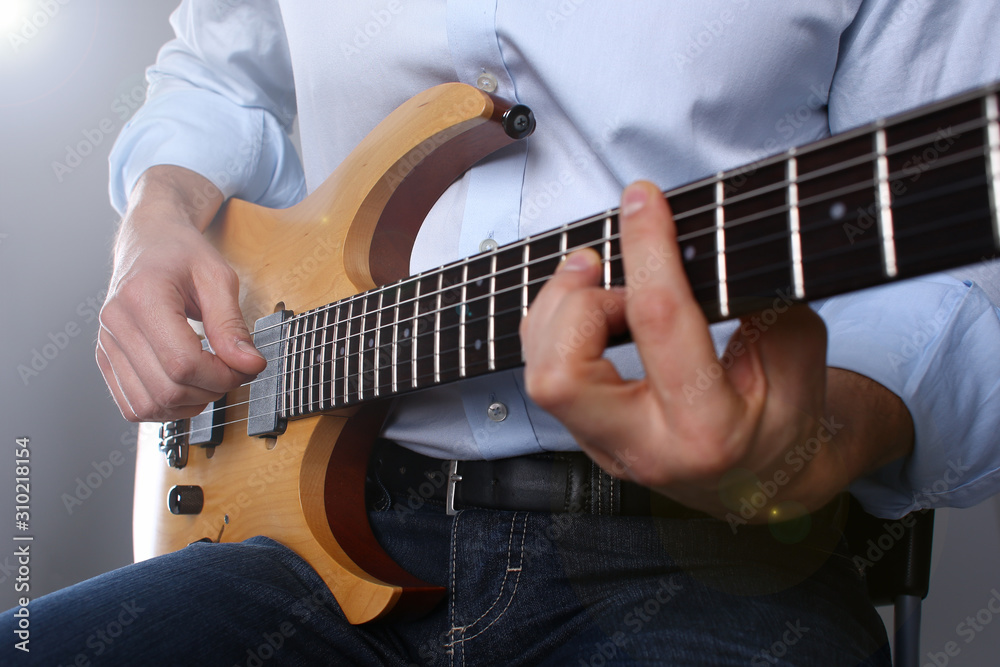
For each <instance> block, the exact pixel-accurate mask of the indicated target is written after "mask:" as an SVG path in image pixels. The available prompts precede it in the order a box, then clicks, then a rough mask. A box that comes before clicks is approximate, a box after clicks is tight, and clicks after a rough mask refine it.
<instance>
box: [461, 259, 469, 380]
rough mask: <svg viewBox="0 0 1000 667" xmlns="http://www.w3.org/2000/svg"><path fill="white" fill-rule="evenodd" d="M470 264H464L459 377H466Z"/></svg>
mask: <svg viewBox="0 0 1000 667" xmlns="http://www.w3.org/2000/svg"><path fill="white" fill-rule="evenodd" d="M468 284H469V265H468V263H466V264H463V265H462V296H461V297H460V303H459V308H458V377H460V378H464V377H465V316H466V314H467V313H468V311H469V305H468V304H469V302H468Z"/></svg>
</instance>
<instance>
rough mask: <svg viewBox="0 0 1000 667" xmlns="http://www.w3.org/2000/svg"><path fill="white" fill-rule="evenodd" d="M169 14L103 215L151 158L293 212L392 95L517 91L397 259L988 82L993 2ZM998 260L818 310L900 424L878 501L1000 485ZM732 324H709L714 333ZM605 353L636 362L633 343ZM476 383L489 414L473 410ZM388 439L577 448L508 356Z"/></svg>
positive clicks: (560, 217)
mask: <svg viewBox="0 0 1000 667" xmlns="http://www.w3.org/2000/svg"><path fill="white" fill-rule="evenodd" d="M172 24H173V26H174V29H175V31H176V33H177V38H176V39H175V40H173V41H171V42H169V43H168V44H167V45H166V46H164V48H163V49H162V51H161V52H160V55H159V58H158V60H157V63H156V64H155V65H154V66H153V67H151V68H150V70H149V72H148V77H149V82H150V88H149V99H148V101H147V103H146V105H145V106H144V107H143V108H142V110H141V111H140V112H139V113H138V114H137V115H136V116H135V117H134V118H133V119H132V121H131V122H130V123H129V124H128V125H127V126H126V128H125V129H124V130H123V132H122V134H121V136H120V137H119V139H118V142H117V143H116V145H115V148H114V150H113V153H112V157H111V197H112V200H113V202H114V204H115V206H116V207H117V208H118V209H119V210H120V211H121V210H123V209H124V207H125V203H126V199H127V196H128V193H129V192H130V191H131V189H132V187H133V186H134V184H135V182H136V180H137V179H138V177H139V176H140V174H141V173H142V172H143V171H144V170H146V169H147V168H149V167H151V166H153V165H157V164H174V165H180V166H184V167H187V168H189V169H192V170H194V171H197V172H199V173H201V174H203V175H204V176H206V177H207V178H209V179H210V180H212V181H213V182H214V183H215V184H216V185H218V186H219V188H220V189H221V190H222V191H223V193H225V195H227V196H238V197H241V198H244V199H249V200H251V201H256V202H258V203H261V204H264V205H267V206H272V207H284V206H288V205H290V204H292V203H294V202H296V201H298V200H299V199H300V198H302V197H303V196H305V194H306V193H307V192H309V191H311V190H313V189H315V188H316V187H317V186H318V185H319V184H320V183H321V182H322V181H323V180H324V179H325V178H326V177H327V176H328V175H329V174H330V173H331V172H332V170H333V169H334V168H335V167H336V166H337V165H338V164H339V163H340V161H341V160H343V159H344V157H345V156H346V155H347V154H348V153H349V152H350V151H351V149H352V148H353V147H354V146H355V145H356V144H357V143H358V142H359V141H360V140H361V138H362V137H364V136H365V134H367V133H368V132H369V131H370V130H371V129H372V128H373V127H374V126H375V125H376V124H377V123H378V122H379V121H380V120H381V119H382V118H384V117H385V116H386V115H387V114H388V113H389V112H390V111H391V110H392V109H393V108H395V107H396V106H398V105H399V104H400V103H401V102H403V101H404V100H406V99H407V98H409V97H410V96H412V95H414V94H415V93H417V92H419V91H421V90H424V89H426V88H429V87H431V86H433V85H435V84H438V83H441V82H444V81H463V82H467V83H470V84H473V85H479V86H480V87H483V88H485V89H488V90H491V91H495V93H496V94H498V95H500V96H502V97H506V98H508V99H512V100H517V101H519V102H522V103H524V104H527V105H529V106H530V107H531V108H532V109H533V110H534V112H535V115H536V118H537V121H538V130H537V131H536V133H535V135H534V136H533V137H532V138H531V139H529V140H528V141H527V142H522V143H520V144H518V145H515V146H512V147H509V148H507V149H504V150H502V151H501V152H500V153H498V154H496V155H494V156H492V157H490V158H488V159H486V160H484V161H483V162H482V163H481V164H480V165H477V166H476V167H475V168H473V169H472V170H471V171H469V172H468V173H467V174H465V175H464V176H463V177H462V178H461V179H459V180H458V181H457V182H456V183H455V184H454V185H453V186H452V187H451V188H450V189H449V190H448V191H447V192H446V193H445V195H444V196H443V197H442V198H441V199H440V200H439V201H438V203H437V204H436V205H435V207H434V209H433V210H432V211H431V213H430V215H429V216H428V218H427V220H426V222H425V223H424V226H423V228H422V229H421V232H420V234H419V236H418V238H417V242H416V245H415V247H414V251H413V256H412V260H411V269H412V270H413V271H414V272H416V271H419V270H424V269H427V268H432V267H434V266H438V265H440V264H443V263H445V262H448V261H451V260H454V259H457V258H461V257H464V256H468V255H471V254H474V253H476V252H478V251H479V248H480V244H481V243H482V242H483V241H484V240H485V239H494V240H495V241H497V242H499V243H500V244H503V243H506V242H509V241H514V240H516V239H518V238H522V237H524V236H526V235H528V234H532V233H535V232H539V231H543V230H546V229H549V228H552V227H555V226H557V225H559V224H561V223H564V222H567V221H571V220H575V219H578V218H581V217H584V216H586V215H590V214H593V213H596V212H598V211H601V210H605V209H607V208H610V207H612V206H614V205H616V203H617V201H618V198H619V195H620V192H621V188H622V186H623V185H624V184H626V183H628V182H630V181H633V180H635V179H638V178H647V179H651V180H653V181H655V182H657V183H658V184H659V185H660V186H661V187H662V188H664V189H670V188H673V187H676V186H680V185H683V184H685V183H687V182H690V181H693V180H695V179H698V178H701V177H703V176H706V175H709V174H713V173H716V172H718V171H720V170H723V169H727V168H733V167H737V166H740V165H743V164H746V163H749V162H752V161H754V160H757V159H760V158H762V157H766V156H768V155H771V154H774V153H777V152H780V151H782V150H784V149H787V148H789V147H791V146H795V145H799V144H803V143H806V142H809V141H813V140H815V139H819V138H821V137H825V136H828V135H829V134H830V133H831V132H832V133H837V132H841V131H843V130H846V129H848V128H851V127H854V126H857V125H860V124H863V123H866V122H869V121H871V120H873V119H875V118H876V117H879V116H885V115H889V114H892V113H895V112H899V111H903V110H906V109H909V108H913V107H917V106H920V105H921V104H923V103H926V102H928V101H931V100H934V99H938V98H941V97H945V96H947V95H951V94H954V93H957V92H960V91H962V90H965V89H969V88H973V87H977V86H981V85H983V84H986V83H989V82H991V81H994V80H998V79H1000V41H998V40H997V39H996V37H997V35H998V34H1000V5H998V4H997V3H996V2H994V1H993V0H933V1H928V2H900V1H898V0H701V1H700V2H680V1H668V0H660V1H652V0H650V1H646V2H641V1H638V0H636V1H630V2H615V3H608V2H597V1H596V0H560V1H555V0H553V1H551V2H544V1H541V0H423V1H420V2H418V1H417V0H371V1H369V0H365V1H360V0H355V1H353V2H306V1H305V0H241V2H233V1H232V0H185V1H184V2H183V3H182V4H181V6H180V7H179V8H178V10H177V11H176V12H175V13H174V15H173V16H172ZM296 119H297V121H298V133H299V136H300V138H301V145H302V157H301V162H300V158H299V156H298V154H297V153H296V150H295V148H294V146H293V144H292V141H291V140H290V139H289V132H290V131H291V130H292V128H293V125H294V123H295V121H296ZM998 274H1000V272H998V271H997V269H996V266H995V265H984V266H983V267H980V268H979V269H977V270H976V271H975V278H976V281H978V282H974V281H973V280H972V279H971V278H970V276H972V275H973V272H972V271H969V272H967V273H965V274H960V276H959V277H960V278H965V279H966V281H965V282H962V280H959V279H955V278H951V277H946V276H933V277H929V278H926V279H922V280H915V281H911V282H907V283H901V284H896V285H892V286H888V287H883V288H880V289H875V290H870V291H867V292H863V293H858V294H852V295H848V296H843V297H838V298H833V299H829V300H827V301H826V302H824V303H822V304H816V307H817V308H818V311H819V313H820V315H821V316H822V317H823V318H824V319H825V321H826V323H827V327H828V329H829V338H830V344H829V352H828V359H829V364H830V365H831V366H836V367H841V368H847V369H850V370H853V371H856V372H859V373H862V374H864V375H867V376H869V377H871V378H873V379H875V380H877V381H878V382H880V383H881V384H883V385H884V386H886V387H888V388H889V389H890V390H892V391H893V392H895V393H896V394H897V395H899V396H900V397H902V399H903V400H904V401H905V402H906V405H907V406H908V407H909V409H910V411H911V414H912V415H913V418H914V422H915V425H916V434H917V439H916V449H915V452H914V454H913V455H912V456H911V457H909V458H907V459H905V460H903V461H900V462H897V463H895V464H892V465H890V466H888V467H886V468H884V469H882V470H880V471H878V472H877V473H875V474H874V475H872V476H870V477H868V478H866V479H863V480H860V481H858V482H857V483H856V484H855V485H854V489H853V490H854V491H855V492H856V493H857V494H858V495H859V496H860V497H861V499H862V501H863V502H864V503H865V504H866V505H867V506H868V507H869V509H871V510H872V511H875V512H879V513H881V514H883V515H895V516H899V515H902V514H904V513H905V512H907V511H910V510H912V509H914V508H917V507H920V506H935V505H938V504H949V505H958V506H967V505H970V504H974V503H976V502H978V501H980V500H982V499H983V498H985V497H986V496H988V495H990V494H992V493H995V492H996V491H998V490H1000V473H998V469H1000V446H998V444H1000V443H998V435H997V434H998V433H1000V384H998V383H1000V354H998V352H1000V320H998V317H1000V311H998V309H997V307H996V306H995V305H994V303H1000V300H998V298H997V291H996V290H997V285H1000V275H998ZM981 287H986V288H987V290H986V291H985V292H984V290H983V289H981ZM990 294H992V298H993V302H991V300H990ZM733 329H734V325H733V324H728V325H727V324H723V325H719V326H717V327H716V328H715V329H714V330H713V335H714V336H715V338H716V340H717V344H718V345H719V346H720V348H721V345H722V344H723V343H724V341H725V339H726V338H727V337H728V335H729V334H730V333H731V332H732V331H733ZM609 354H610V356H611V357H612V358H613V360H614V361H615V362H616V364H617V365H618V366H619V368H620V370H621V372H622V373H623V375H626V376H630V377H635V376H638V375H639V374H641V372H642V370H641V365H640V363H639V361H638V359H637V357H636V356H635V354H634V351H633V350H632V348H631V347H624V348H618V349H616V350H614V351H612V352H610V353H609ZM496 402H500V403H503V404H504V405H505V406H506V408H507V412H508V416H507V418H506V419H505V420H504V421H502V422H496V421H493V420H492V419H490V417H489V415H488V411H487V408H488V407H489V406H490V405H491V404H493V403H496ZM833 417H834V418H836V415H834V416H833ZM386 435H387V436H388V437H391V438H394V439H396V440H399V441H401V442H404V443H406V444H408V445H409V446H411V447H412V448H414V449H417V450H419V451H422V452H424V453H427V454H430V455H433V456H438V457H443V458H494V457H502V456H512V455H518V454H524V453H530V452H538V451H544V450H567V449H575V448H576V445H575V443H574V442H573V440H572V438H571V437H570V436H569V434H568V433H567V432H566V431H565V430H564V429H563V428H562V427H561V426H560V425H559V424H558V422H556V421H555V420H554V419H553V418H552V417H551V416H549V415H548V414H546V413H545V412H543V411H542V410H541V409H539V408H538V407H537V406H535V405H534V404H533V403H532V402H531V401H529V400H528V399H527V398H526V397H525V395H524V392H523V382H522V377H521V373H520V372H507V373H498V374H493V375H489V376H486V377H483V378H478V379H476V380H472V381H467V382H463V383H461V384H453V385H449V386H444V387H440V388H435V389H432V390H427V391H425V392H421V393H419V394H417V395H414V396H410V397H406V398H404V399H401V400H399V401H398V404H397V406H396V409H395V410H394V412H393V415H392V417H391V419H390V422H389V423H388V425H387V428H386Z"/></svg>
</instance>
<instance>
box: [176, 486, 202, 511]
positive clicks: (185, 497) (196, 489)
mask: <svg viewBox="0 0 1000 667" xmlns="http://www.w3.org/2000/svg"><path fill="white" fill-rule="evenodd" d="M204 505H205V493H204V492H203V491H202V490H201V487H200V486H175V487H174V488H172V489H170V491H168V492H167V507H168V508H169V509H170V513H171V514H199V513H200V512H201V508H202V507H204Z"/></svg>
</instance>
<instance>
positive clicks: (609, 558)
mask: <svg viewBox="0 0 1000 667" xmlns="http://www.w3.org/2000/svg"><path fill="white" fill-rule="evenodd" d="M397 501H399V502H397ZM377 506H378V507H381V508H383V509H380V510H373V511H371V513H370V516H371V522H372V526H373V529H374V530H375V533H376V536H377V537H378V538H379V540H380V542H382V544H383V545H384V546H385V548H386V550H387V551H388V553H389V554H390V555H392V556H393V557H394V558H395V559H396V560H397V562H399V563H400V564H402V565H403V566H405V567H406V568H407V569H409V570H410V571H411V572H412V573H413V574H415V575H417V576H419V577H421V578H423V579H425V580H426V581H429V582H431V583H434V584H438V585H441V586H444V587H445V588H446V589H447V591H448V594H447V596H446V599H445V600H444V601H443V602H442V603H440V604H439V605H438V606H437V607H436V608H435V609H434V610H433V611H432V612H431V613H430V614H429V615H427V616H425V617H423V618H421V619H419V620H416V621H409V622H405V623H396V624H392V625H387V624H378V623H373V624H369V625H366V626H362V627H352V626H350V625H348V624H347V623H346V621H345V620H344V617H343V615H342V614H341V613H340V610H339V608H338V607H337V604H336V603H335V601H334V600H333V598H332V596H331V595H330V593H329V592H328V591H327V589H326V588H325V587H324V586H323V584H322V582H321V581H320V579H319V578H318V576H317V575H316V574H315V573H314V572H313V571H312V570H311V569H310V568H309V566H308V565H306V564H305V563H304V562H303V561H302V560H300V559H299V558H298V557H297V556H296V555H295V554H294V553H292V552H291V551H289V550H288V549H286V548H284V547H283V546H281V545H280V544H277V543H276V542H274V541H272V540H269V539H267V538H263V537H257V538H254V539H251V540H248V541H246V542H244V543H240V544H204V543H202V544H195V545H193V546H190V547H187V548H185V549H183V550H181V551H179V552H177V553H173V554H169V555H166V556H162V557H160V558H156V559H153V560H151V561H146V562H142V563H138V564H135V565H130V566H128V567H125V568H122V569H120V570H116V571H114V572H110V573H107V574H104V575H101V576H99V577H96V578H94V579H91V580H89V581H86V582H83V583H80V584H77V585H75V586H72V587H70V588H67V589H65V590H62V591H58V592H56V593H53V594H51V595H47V596H45V597H42V598H39V599H37V600H34V601H32V603H31V606H30V613H31V643H30V648H31V652H30V653H22V652H21V651H17V650H15V649H14V648H13V644H14V641H15V640H14V639H12V637H13V634H12V630H13V624H14V621H15V619H14V618H13V616H12V611H8V612H7V613H5V614H4V615H3V617H2V619H3V623H2V628H3V631H2V635H0V636H2V637H3V638H4V639H3V644H2V646H0V664H3V665H21V664H32V665H45V666H46V667H49V666H55V665H65V666H68V665H103V664H108V665H144V666H145V665H183V666H191V665H220V666H225V667H229V666H230V665H234V666H240V667H263V666H264V665H347V664H351V665H514V664H525V665H569V666H572V667H581V666H583V667H601V666H603V665H638V664H658V665H698V666H704V665H753V666H756V665H838V666H839V665H851V666H853V665H858V664H863V665H888V664H889V651H888V643H887V640H886V636H885V631H884V628H883V626H882V623H881V620H880V619H879V617H878V615H877V614H876V613H875V611H874V609H873V608H872V606H871V604H870V603H869V602H868V600H867V597H866V595H865V589H864V582H863V581H862V580H861V579H860V577H859V574H858V572H857V570H856V569H855V568H854V567H853V565H852V564H851V562H850V559H849V558H848V557H847V556H846V555H845V552H844V551H843V550H842V546H841V545H839V544H838V543H837V537H836V532H837V531H835V530H833V529H831V528H830V526H829V524H828V523H826V522H824V521H813V522H812V526H811V531H810V534H809V537H807V538H805V539H802V537H801V535H793V536H792V538H791V539H789V537H788V535H781V536H780V537H781V539H776V537H775V535H774V534H773V531H772V530H771V529H770V528H768V527H766V526H765V527H755V528H751V527H748V526H743V527H741V528H740V529H739V530H738V531H737V533H736V534H735V535H734V534H733V532H732V530H731V529H730V527H729V525H728V524H726V523H724V522H719V521H714V520H710V519H651V518H634V517H607V516H593V515H587V514H561V515H551V514H544V513H529V512H498V511H487V510H464V511H460V512H459V513H458V514H457V515H456V516H454V517H452V516H448V515H447V514H445V513H444V511H443V510H442V509H441V508H440V507H434V506H432V505H431V504H430V503H426V504H424V505H423V506H422V507H420V508H418V509H417V510H411V509H410V508H409V507H407V506H406V499H405V498H400V499H391V498H387V497H384V498H382V499H381V501H380V502H379V503H378V504H377ZM787 542H791V544H786V543H787Z"/></svg>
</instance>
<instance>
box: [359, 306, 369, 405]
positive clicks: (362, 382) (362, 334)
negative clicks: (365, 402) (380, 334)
mask: <svg viewBox="0 0 1000 667" xmlns="http://www.w3.org/2000/svg"><path fill="white" fill-rule="evenodd" d="M369 298H370V295H367V294H366V295H365V297H364V298H363V299H362V300H361V317H360V319H359V320H358V391H357V395H358V400H359V401H360V400H361V399H362V398H363V397H364V395H365V347H366V346H365V318H366V317H368V299H369Z"/></svg>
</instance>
